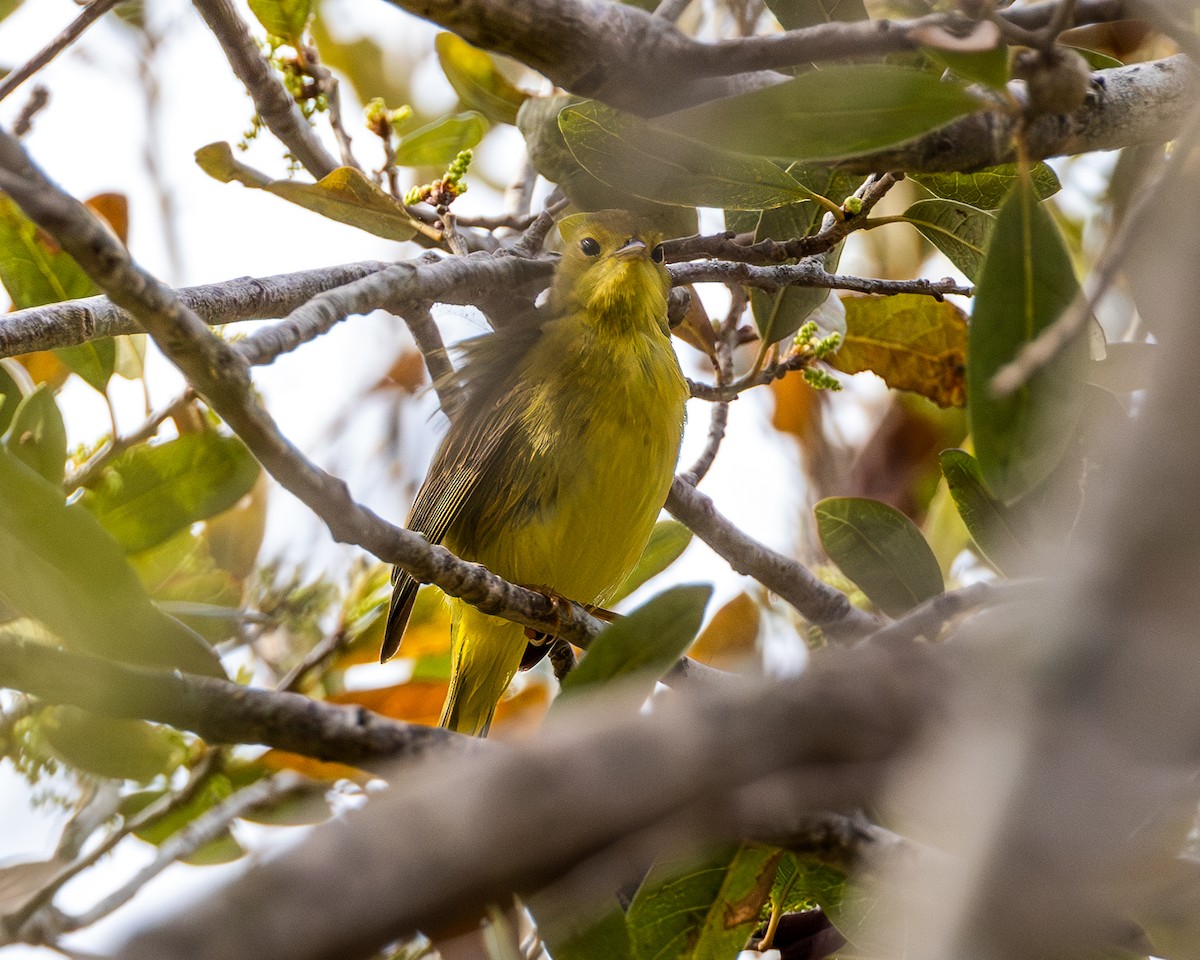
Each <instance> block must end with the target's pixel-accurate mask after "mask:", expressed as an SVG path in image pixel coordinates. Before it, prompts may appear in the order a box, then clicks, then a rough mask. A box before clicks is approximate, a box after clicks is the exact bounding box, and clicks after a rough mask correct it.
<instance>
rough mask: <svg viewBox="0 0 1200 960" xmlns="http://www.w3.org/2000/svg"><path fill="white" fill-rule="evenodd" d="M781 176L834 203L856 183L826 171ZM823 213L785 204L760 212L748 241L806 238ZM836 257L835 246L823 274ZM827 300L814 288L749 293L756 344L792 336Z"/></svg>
mask: <svg viewBox="0 0 1200 960" xmlns="http://www.w3.org/2000/svg"><path fill="white" fill-rule="evenodd" d="M787 173H788V175H789V176H791V177H793V178H794V179H796V180H797V181H798V182H800V183H801V184H803V185H804V186H805V187H807V188H808V189H809V190H812V191H813V192H814V193H818V194H820V195H821V196H823V197H828V198H829V199H830V200H833V201H835V202H838V203H840V202H841V201H842V200H844V199H845V198H846V197H848V196H850V194H852V193H853V192H854V190H855V188H856V187H857V186H858V184H859V183H860V182H861V179H862V178H861V177H854V176H850V175H848V174H845V173H838V172H837V171H834V170H830V169H829V168H828V167H793V168H791V169H789V170H788V171H787ZM823 213H824V208H823V207H821V206H819V205H818V204H816V203H789V204H787V205H786V206H782V207H775V208H774V209H771V210H764V211H763V212H762V213H761V214H760V215H759V218H758V223H757V224H756V225H755V227H754V239H755V241H756V242H757V241H759V240H792V239H797V238H799V237H807V236H808V235H809V234H811V233H814V232H816V230H817V229H818V228H819V227H820V225H821V217H822V214H823ZM841 257H842V244H840V243H839V244H838V245H837V246H836V247H834V248H833V249H832V250H830V251H829V252H828V253H826V254H825V256H824V257H823V258H822V263H823V264H824V266H825V269H826V270H828V271H829V272H831V273H833V272H835V271H836V270H837V266H838V263H839V262H840V261H841ZM828 297H829V291H828V290H825V289H822V288H819V287H794V286H790V287H784V288H783V289H782V290H776V291H775V292H774V293H768V292H767V291H766V290H757V289H754V290H751V291H750V308H751V311H752V312H753V314H754V325H755V326H756V327H757V328H758V335H759V337H760V339H761V340H762V342H763V343H764V344H771V343H778V342H779V341H780V340H783V339H785V338H787V337H790V336H792V335H793V334H795V332H796V331H797V330H799V329H800V326H801V325H802V324H803V323H804V321H805V320H807V319H808V317H809V315H810V314H811V313H812V312H813V311H814V310H816V309H817V308H818V307H819V306H820V305H821V304H822V303H824V302H825V300H826V299H827V298H828Z"/></svg>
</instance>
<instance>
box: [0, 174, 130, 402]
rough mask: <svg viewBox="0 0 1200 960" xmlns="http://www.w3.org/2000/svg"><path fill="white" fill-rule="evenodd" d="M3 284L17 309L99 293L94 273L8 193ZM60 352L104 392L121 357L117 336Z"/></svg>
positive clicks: (0, 213)
mask: <svg viewBox="0 0 1200 960" xmlns="http://www.w3.org/2000/svg"><path fill="white" fill-rule="evenodd" d="M0 283H3V284H4V288H5V289H6V290H7V291H8V295H9V297H10V298H11V299H12V302H13V308H14V309H17V310H22V309H25V308H26V307H41V306H44V305H45V304H47V303H61V302H62V301H64V300H78V299H80V298H82V297H90V296H92V295H93V294H95V293H96V292H97V290H96V285H95V284H94V283H92V280H91V277H89V276H88V275H87V274H86V273H84V272H83V269H82V268H81V267H80V266H79V264H77V263H76V262H75V261H74V260H73V259H72V258H71V257H70V255H69V254H67V253H64V252H63V251H62V250H61V249H60V248H59V247H58V244H56V243H55V242H54V241H53V240H52V239H50V237H49V236H47V235H46V234H45V233H43V232H42V231H41V230H40V229H39V228H38V227H37V225H36V224H35V223H34V222H33V221H32V220H30V219H29V218H28V217H26V216H25V214H24V213H23V212H22V210H21V208H20V207H18V206H17V205H16V203H14V202H13V201H12V200H11V199H10V198H9V197H7V196H4V195H3V194H0ZM54 352H55V353H56V354H57V355H58V356H59V357H60V358H61V359H62V361H63V363H65V364H66V365H67V366H68V367H70V368H71V370H72V371H73V372H74V373H77V374H79V375H80V376H81V377H83V379H84V380H86V381H87V382H88V383H89V384H91V385H92V386H93V387H95V388H96V389H97V390H99V391H100V392H102V393H103V392H104V387H105V384H107V383H108V378H109V377H111V376H112V368H113V362H114V360H115V357H116V348H115V347H114V346H113V342H112V340H111V339H103V340H98V341H93V342H91V343H84V344H80V345H79V346H75V347H60V348H59V349H58V350H56V351H54Z"/></svg>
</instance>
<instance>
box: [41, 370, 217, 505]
mask: <svg viewBox="0 0 1200 960" xmlns="http://www.w3.org/2000/svg"><path fill="white" fill-rule="evenodd" d="M195 398H196V394H195V393H194V392H193V391H192V389H191V388H190V387H189V388H188V389H186V390H184V391H183V393H182V394H180V395H179V396H178V397H176V398H175V399H174V400H172V401H171V402H170V403H168V404H167V405H166V406H165V407H163V408H162V409H161V410H158V411H156V412H155V413H152V414H151V415H150V416H149V417H147V418H146V421H145V422H144V423H143V424H142V425H141V426H140V427H138V428H137V429H136V430H134V431H133V432H132V433H128V434H124V435H122V436H119V437H115V438H113V437H110V438H109V439H108V440H107V441H105V443H104V445H103V446H101V447H100V449H99V450H97V451H96V452H95V453H93V454H92V455H91V456H90V457H88V458H87V460H86V461H84V462H83V463H82V464H80V465H79V467H78V468H77V469H76V470H73V471H72V472H71V473H70V474H69V475H68V476H67V479H66V480H65V481H64V482H63V487H64V489H65V490H66V492H67V493H68V494H70V493H73V492H75V491H76V490H78V489H79V488H80V487H86V486H89V485H90V484H92V483H94V482H95V481H96V479H97V478H98V477H99V476H100V474H101V473H103V471H104V469H105V468H106V467H107V466H108V465H109V464H110V463H112V461H113V460H114V459H116V458H117V457H118V456H120V455H121V454H122V453H124V452H125V451H126V450H128V449H129V448H130V447H132V446H136V445H137V444H139V443H142V442H144V441H146V440H149V439H150V438H151V437H153V436H154V435H155V434H156V433H158V428H159V427H160V426H162V424H163V422H164V421H165V420H168V419H170V418H171V417H173V416H175V415H176V414H177V413H179V412H180V410H182V409H183V407H185V406H187V405H188V404H190V403H191V402H192V401H193V400H194V399H195Z"/></svg>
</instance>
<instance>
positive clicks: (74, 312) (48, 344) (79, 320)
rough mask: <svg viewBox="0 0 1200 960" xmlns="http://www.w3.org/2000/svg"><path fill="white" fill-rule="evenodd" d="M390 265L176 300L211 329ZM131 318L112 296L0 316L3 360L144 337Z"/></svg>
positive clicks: (195, 290) (352, 266) (232, 283)
mask: <svg viewBox="0 0 1200 960" xmlns="http://www.w3.org/2000/svg"><path fill="white" fill-rule="evenodd" d="M388 266H390V264H387V263H384V262H382V261H378V260H367V261H363V262H362V263H347V264H343V265H341V266H336V267H321V268H320V269H317V270H303V271H299V272H297V273H284V274H278V275H276V276H272V277H241V278H238V279H234V280H225V281H223V282H221V283H208V284H204V285H202V286H198V287H182V288H180V289H178V290H176V291H175V296H177V297H178V298H179V301H180V303H182V304H183V305H184V306H185V307H187V308H189V309H191V310H193V311H195V312H196V313H197V314H199V315H200V316H201V317H203V318H204V320H205V322H206V323H209V324H214V325H218V324H225V323H237V322H238V321H240V320H266V319H271V318H274V317H282V316H286V315H287V314H288V313H290V312H291V311H292V310H295V309H296V308H297V307H299V306H301V305H302V304H304V303H306V302H307V301H308V300H310V299H312V297H314V296H315V295H316V294H318V293H321V292H323V291H325V290H329V289H331V288H334V287H340V286H343V285H345V284H347V283H350V282H351V281H353V280H358V279H360V278H362V277H365V276H368V275H369V274H372V273H377V272H378V271H380V270H383V269H384V268H385V267H388ZM141 332H142V328H141V327H140V326H138V324H137V321H136V320H134V319H133V316H132V315H131V314H129V313H127V312H126V311H125V310H123V309H121V307H119V306H117V305H116V304H115V303H113V302H112V301H111V300H110V299H109V298H108V297H103V296H101V297H88V298H86V299H84V300H68V301H66V302H64V303H51V304H47V305H46V306H43V307H30V308H29V309H26V310H16V311H14V312H12V313H9V314H4V315H0V357H11V356H15V355H17V354H21V353H32V352H33V351H35V350H53V349H55V348H56V347H73V346H76V345H77V344H80V343H86V342H87V341H89V340H95V339H97V338H99V337H115V336H120V335H122V334H129V333H141Z"/></svg>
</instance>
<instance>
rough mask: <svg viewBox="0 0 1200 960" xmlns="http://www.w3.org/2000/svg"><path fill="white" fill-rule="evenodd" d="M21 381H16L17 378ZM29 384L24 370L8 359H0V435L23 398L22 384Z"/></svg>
mask: <svg viewBox="0 0 1200 960" xmlns="http://www.w3.org/2000/svg"><path fill="white" fill-rule="evenodd" d="M18 377H20V378H21V379H20V380H18V379H17V378H18ZM28 382H29V375H28V374H27V373H26V372H25V369H24V368H23V367H22V366H21V365H20V364H19V363H17V361H16V360H12V359H10V358H8V357H4V358H2V359H0V434H3V433H4V432H5V431H6V430H7V429H8V425H9V424H10V423H12V418H13V414H15V413H16V412H17V407H19V406H20V405H21V399H22V398H23V396H24V393H23V391H22V390H21V384H22V383H28Z"/></svg>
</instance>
